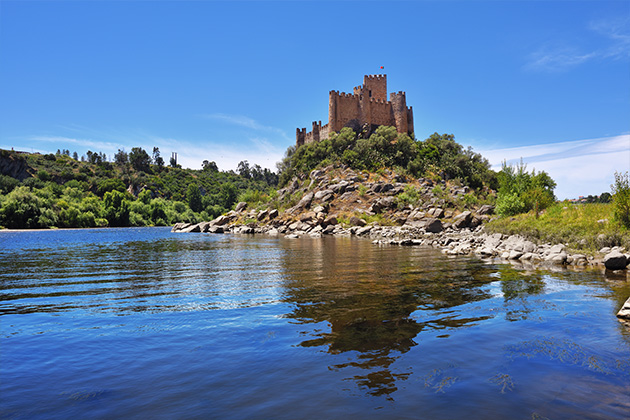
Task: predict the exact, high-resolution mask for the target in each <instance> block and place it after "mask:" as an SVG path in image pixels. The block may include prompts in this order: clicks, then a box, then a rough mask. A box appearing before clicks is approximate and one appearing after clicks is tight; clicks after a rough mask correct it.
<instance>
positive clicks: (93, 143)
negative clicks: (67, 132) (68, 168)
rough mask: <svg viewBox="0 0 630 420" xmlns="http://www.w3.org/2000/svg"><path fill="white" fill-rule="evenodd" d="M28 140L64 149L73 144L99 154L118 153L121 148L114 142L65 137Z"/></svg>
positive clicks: (36, 137) (34, 137)
mask: <svg viewBox="0 0 630 420" xmlns="http://www.w3.org/2000/svg"><path fill="white" fill-rule="evenodd" d="M28 140H29V141H31V142H45V143H54V144H55V145H64V146H63V147H68V146H67V145H70V144H71V145H74V146H79V147H86V148H92V149H94V150H95V151H99V152H100V151H104V152H112V151H116V150H117V148H119V147H121V146H120V144H118V143H112V142H107V141H100V140H91V139H81V138H73V137H65V136H30V137H29V138H28ZM57 147H59V146H57Z"/></svg>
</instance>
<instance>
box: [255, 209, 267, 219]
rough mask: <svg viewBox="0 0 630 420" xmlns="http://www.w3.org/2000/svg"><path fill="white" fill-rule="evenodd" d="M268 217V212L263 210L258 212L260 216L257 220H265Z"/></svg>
mask: <svg viewBox="0 0 630 420" xmlns="http://www.w3.org/2000/svg"><path fill="white" fill-rule="evenodd" d="M268 215H269V211H268V210H261V211H260V212H258V215H256V220H259V221H260V220H264V219H265V218H266V217H267V216H268Z"/></svg>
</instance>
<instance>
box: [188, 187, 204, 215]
mask: <svg viewBox="0 0 630 420" xmlns="http://www.w3.org/2000/svg"><path fill="white" fill-rule="evenodd" d="M186 200H187V201H188V207H190V209H191V210H192V211H194V212H197V213H198V212H200V211H201V210H203V206H202V205H201V191H199V187H198V186H197V184H189V185H188V190H187V191H186Z"/></svg>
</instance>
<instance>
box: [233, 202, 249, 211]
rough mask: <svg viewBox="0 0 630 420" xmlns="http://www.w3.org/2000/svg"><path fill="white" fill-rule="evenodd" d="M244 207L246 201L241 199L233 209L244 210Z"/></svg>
mask: <svg viewBox="0 0 630 420" xmlns="http://www.w3.org/2000/svg"><path fill="white" fill-rule="evenodd" d="M246 208H247V203H246V202H244V201H241V202H240V203H238V204H237V205H236V207H235V208H234V211H235V212H237V213H238V212H240V211H243V210H245V209H246Z"/></svg>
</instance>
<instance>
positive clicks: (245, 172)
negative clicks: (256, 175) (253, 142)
mask: <svg viewBox="0 0 630 420" xmlns="http://www.w3.org/2000/svg"><path fill="white" fill-rule="evenodd" d="M236 171H237V172H238V173H239V175H240V176H242V177H243V178H246V179H249V178H251V176H252V175H251V172H250V169H249V162H247V161H246V160H242V161H240V162H239V163H238V166H237V167H236Z"/></svg>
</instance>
